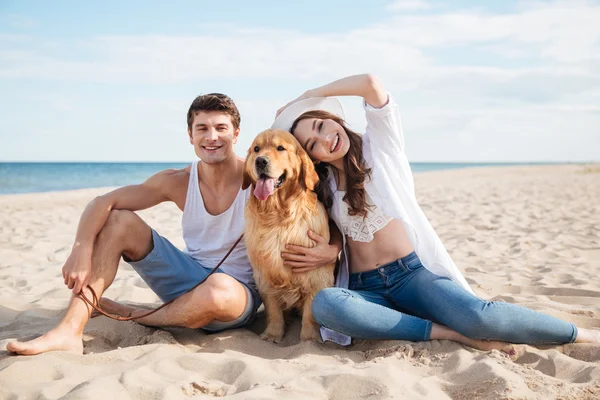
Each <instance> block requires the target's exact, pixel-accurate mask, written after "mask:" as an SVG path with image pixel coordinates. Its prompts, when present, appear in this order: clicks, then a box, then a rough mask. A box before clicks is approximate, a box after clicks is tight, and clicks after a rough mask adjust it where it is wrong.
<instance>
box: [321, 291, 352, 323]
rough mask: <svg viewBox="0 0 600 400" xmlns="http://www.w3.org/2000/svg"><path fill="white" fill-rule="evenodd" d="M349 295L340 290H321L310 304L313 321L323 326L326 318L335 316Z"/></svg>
mask: <svg viewBox="0 0 600 400" xmlns="http://www.w3.org/2000/svg"><path fill="white" fill-rule="evenodd" d="M350 296H351V295H350V293H349V292H348V291H347V290H345V289H340V288H325V289H323V290H321V291H320V292H319V293H317V295H316V296H315V298H314V299H313V303H312V312H313V316H314V318H315V320H316V321H317V322H318V323H319V324H320V325H324V323H323V322H324V321H325V320H326V319H327V317H328V316H331V315H335V314H336V311H339V309H340V307H341V306H342V304H343V302H344V301H345V300H346V299H348V298H349V297H350Z"/></svg>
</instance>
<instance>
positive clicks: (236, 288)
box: [205, 273, 245, 315]
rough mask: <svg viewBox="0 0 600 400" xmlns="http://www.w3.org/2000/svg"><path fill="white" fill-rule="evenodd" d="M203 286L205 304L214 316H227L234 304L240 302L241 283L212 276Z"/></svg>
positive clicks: (223, 277)
mask: <svg viewBox="0 0 600 400" xmlns="http://www.w3.org/2000/svg"><path fill="white" fill-rule="evenodd" d="M205 284H206V289H207V297H206V298H207V302H208V304H209V305H210V308H211V309H212V310H214V312H215V313H216V314H220V315H221V314H228V313H229V311H230V310H231V308H232V307H233V306H234V305H235V303H237V302H239V301H240V299H239V296H240V286H241V283H239V282H238V281H236V280H235V279H233V278H232V277H230V276H228V275H225V274H221V273H217V274H213V275H211V276H210V277H209V278H208V279H207V280H206V283H205ZM242 289H243V288H242ZM244 292H245V290H244Z"/></svg>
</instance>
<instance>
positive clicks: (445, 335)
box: [430, 324, 517, 358]
mask: <svg viewBox="0 0 600 400" xmlns="http://www.w3.org/2000/svg"><path fill="white" fill-rule="evenodd" d="M430 339H446V340H453V341H455V342H458V343H462V344H464V345H467V346H469V347H473V348H474V349H477V350H482V351H491V350H500V351H502V352H504V353H506V354H507V355H509V356H510V357H511V358H512V357H515V356H517V346H515V345H514V344H510V343H506V342H500V341H497V340H482V339H471V338H468V337H466V336H464V335H461V334H460V333H458V332H456V331H453V330H452V329H450V328H448V327H447V326H444V325H438V324H433V326H432V328H431V335H430Z"/></svg>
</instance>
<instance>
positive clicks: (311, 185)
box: [296, 146, 319, 190]
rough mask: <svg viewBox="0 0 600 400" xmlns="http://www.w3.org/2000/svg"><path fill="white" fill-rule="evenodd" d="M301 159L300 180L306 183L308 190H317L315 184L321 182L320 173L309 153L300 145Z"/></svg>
mask: <svg viewBox="0 0 600 400" xmlns="http://www.w3.org/2000/svg"><path fill="white" fill-rule="evenodd" d="M296 154H297V155H298V158H299V159H300V164H301V165H300V176H299V178H300V182H302V183H303V184H304V187H306V189H308V190H315V186H316V185H317V183H318V182H319V175H318V174H317V171H315V165H314V164H313V161H312V160H311V159H310V157H309V156H308V153H307V152H306V151H305V150H304V149H303V148H302V147H300V146H298V150H297V153H296Z"/></svg>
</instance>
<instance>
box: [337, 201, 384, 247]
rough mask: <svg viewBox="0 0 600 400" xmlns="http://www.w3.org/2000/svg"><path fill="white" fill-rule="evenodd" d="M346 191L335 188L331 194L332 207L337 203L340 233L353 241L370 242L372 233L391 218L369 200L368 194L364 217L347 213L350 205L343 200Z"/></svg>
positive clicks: (382, 226)
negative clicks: (365, 215)
mask: <svg viewBox="0 0 600 400" xmlns="http://www.w3.org/2000/svg"><path fill="white" fill-rule="evenodd" d="M345 195H346V192H345V191H343V190H337V191H336V192H335V193H334V194H333V196H334V197H336V198H335V199H334V207H335V206H336V205H337V207H338V210H337V213H336V214H337V216H338V217H339V219H340V221H339V222H340V225H341V227H342V234H344V235H347V236H349V237H350V238H351V239H352V240H354V241H355V242H370V241H372V240H373V235H374V234H375V232H377V231H378V230H380V229H382V228H384V227H385V226H386V225H387V224H388V223H389V222H390V221H391V220H392V219H393V218H392V217H388V216H387V215H385V214H384V213H383V211H382V210H381V208H379V207H377V206H376V205H374V204H373V202H372V201H371V198H370V197H369V195H368V194H366V196H367V203H369V204H370V205H371V208H370V210H369V213H368V214H367V217H366V218H363V217H362V216H360V215H349V214H348V210H349V209H350V206H349V205H348V203H346V202H345V201H343V198H344V196H345Z"/></svg>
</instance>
